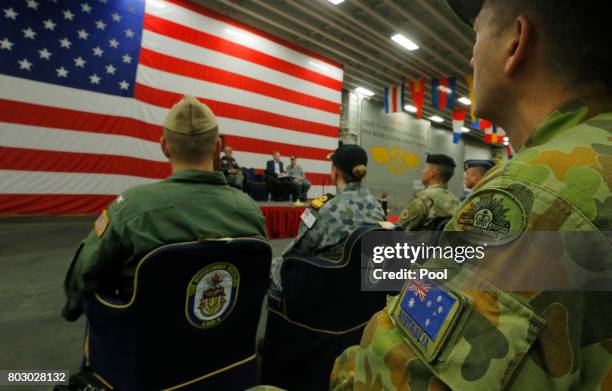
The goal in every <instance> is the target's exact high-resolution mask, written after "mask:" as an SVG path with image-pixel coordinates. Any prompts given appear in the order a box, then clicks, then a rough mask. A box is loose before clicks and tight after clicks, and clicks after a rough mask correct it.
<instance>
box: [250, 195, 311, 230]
mask: <svg viewBox="0 0 612 391" xmlns="http://www.w3.org/2000/svg"><path fill="white" fill-rule="evenodd" d="M307 205H308V204H307V203H303V204H302V206H295V205H294V204H293V202H259V207H260V208H261V212H262V213H263V215H264V217H265V218H266V230H267V231H268V237H269V238H270V239H285V238H293V237H295V236H296V235H297V232H298V227H299V225H300V216H301V215H302V213H303V212H304V208H306V206H307Z"/></svg>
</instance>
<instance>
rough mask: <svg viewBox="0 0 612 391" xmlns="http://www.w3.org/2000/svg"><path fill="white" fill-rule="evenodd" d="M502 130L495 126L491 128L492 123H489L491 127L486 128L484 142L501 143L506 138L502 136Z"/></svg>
mask: <svg viewBox="0 0 612 391" xmlns="http://www.w3.org/2000/svg"><path fill="white" fill-rule="evenodd" d="M481 121H483V120H481ZM487 122H488V121H487ZM500 129H501V128H498V127H497V125H495V124H492V126H491V123H490V122H489V127H488V128H485V130H484V133H485V135H484V141H485V142H486V143H501V142H502V141H503V139H504V136H502V135H501V130H500Z"/></svg>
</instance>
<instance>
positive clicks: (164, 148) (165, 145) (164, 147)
mask: <svg viewBox="0 0 612 391" xmlns="http://www.w3.org/2000/svg"><path fill="white" fill-rule="evenodd" d="M159 144H160V145H161V150H162V153H163V154H164V156H165V157H167V158H168V159H170V151H168V142H167V141H166V138H165V137H164V136H161V137H160V138H159Z"/></svg>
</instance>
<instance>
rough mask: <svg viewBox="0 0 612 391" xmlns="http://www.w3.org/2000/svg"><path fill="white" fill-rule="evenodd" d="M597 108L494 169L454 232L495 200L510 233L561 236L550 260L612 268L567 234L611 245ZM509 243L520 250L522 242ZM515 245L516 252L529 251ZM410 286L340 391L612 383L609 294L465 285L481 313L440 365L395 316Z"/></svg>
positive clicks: (607, 163)
mask: <svg viewBox="0 0 612 391" xmlns="http://www.w3.org/2000/svg"><path fill="white" fill-rule="evenodd" d="M595 114H596V113H589V110H588V109H587V107H586V105H585V104H584V103H582V102H571V103H569V104H567V105H564V106H563V107H562V108H560V109H559V110H557V111H556V112H554V113H553V114H551V115H550V116H549V117H548V118H547V119H546V120H545V121H544V122H543V123H542V124H541V125H540V126H539V127H538V129H537V130H536V131H535V132H534V133H533V134H532V135H531V136H530V138H529V139H528V141H527V142H526V144H525V146H524V147H523V148H522V149H521V150H520V151H519V153H518V154H517V155H516V156H515V158H514V159H512V160H511V161H509V162H506V163H505V164H503V165H498V166H497V167H495V168H494V169H493V170H491V171H489V173H487V176H486V177H485V178H484V180H483V182H482V183H481V184H480V186H479V188H478V190H477V191H476V192H475V193H474V194H473V195H471V196H470V197H469V198H468V199H467V200H466V202H465V203H464V204H463V205H462V207H461V210H460V211H459V212H458V213H456V214H455V215H454V216H453V218H452V220H451V221H450V223H449V224H448V225H447V226H446V230H447V231H461V232H466V231H469V230H471V229H472V228H473V227H474V226H475V224H476V223H475V221H476V220H477V219H476V218H475V217H476V214H477V212H478V210H483V209H485V208H489V207H491V205H493V204H495V205H498V206H500V208H498V209H497V210H495V211H494V212H493V215H492V218H493V220H495V219H497V220H499V219H501V220H503V223H506V224H507V226H508V228H509V232H510V233H512V232H523V231H552V232H555V233H554V235H558V238H559V240H558V241H555V243H548V244H549V247H548V249H547V251H548V252H550V254H549V255H548V256H550V257H551V258H553V259H560V260H563V259H565V260H567V259H569V260H570V261H573V262H574V263H579V264H580V266H581V267H582V268H585V269H589V270H596V268H598V267H599V268H600V270H605V271H609V270H610V268H611V266H610V263H609V262H608V263H606V264H604V265H601V264H599V265H598V263H600V262H601V260H599V259H593V258H589V257H584V256H582V257H581V254H582V253H584V252H585V251H587V250H588V247H589V246H584V245H583V244H582V243H572V242H570V241H568V239H569V238H571V237H572V236H571V235H568V234H567V233H568V232H574V233H576V232H590V233H591V234H595V235H600V236H601V242H600V243H598V245H600V246H603V247H604V254H606V253H607V254H611V253H612V248H611V245H610V241H609V239H606V238H605V236H603V235H602V233H603V232H605V231H610V230H611V229H612V191H611V190H612V133H611V131H612V112H607V113H605V114H598V115H595ZM487 205H489V206H487ZM481 216H482V215H481ZM480 220H481V221H480V222H479V223H483V221H482V220H483V218H480ZM552 232H551V234H552ZM505 239H507V238H505V237H503V236H502V237H501V240H502V241H504V240H505ZM515 243H516V242H515ZM501 247H502V248H508V247H512V244H511V241H510V240H508V241H507V243H505V244H502V246H501ZM585 247H586V248H585ZM516 250H517V249H514V252H515V254H514V255H515V259H516V258H518V257H520V256H521V254H520V253H518V254H517V253H516V252H517V251H516ZM518 250H519V252H520V249H518ZM587 252H588V251H587ZM494 259H495V258H494ZM494 261H495V260H494ZM532 267H534V268H535V267H537V265H532ZM509 275H511V274H509ZM447 287H448V286H447ZM491 288H492V287H491ZM448 289H451V288H450V287H449V288H448ZM405 292H406V291H403V292H402V294H400V295H399V296H396V297H390V298H389V300H388V303H387V307H386V308H385V309H384V310H383V311H381V312H379V313H377V314H375V315H374V316H373V317H372V319H371V320H370V323H369V324H368V326H367V328H366V330H365V331H364V334H363V337H362V340H361V345H360V346H354V347H351V348H349V349H347V350H346V351H345V352H344V353H343V354H342V355H341V356H340V357H338V359H337V360H336V364H335V367H334V370H333V372H332V389H334V390H349V389H350V390H352V389H358V390H380V389H385V390H412V391H421V390H422V391H425V390H449V389H452V390H487V391H489V390H500V389H505V390H535V389H537V390H611V389H612V300H611V299H612V296H611V295H610V294H609V292H560V291H539V292H538V291H530V292H503V291H501V290H495V289H487V292H483V291H475V290H461V289H458V290H457V292H459V293H461V294H464V295H465V296H468V297H469V298H471V300H470V302H471V303H470V304H469V306H470V307H471V312H469V315H467V316H466V317H465V318H464V320H463V321H464V323H463V324H460V325H457V324H454V326H453V325H451V326H450V327H451V329H452V327H454V329H452V330H454V333H453V335H454V338H450V339H448V340H447V341H446V342H447V343H446V346H443V347H442V350H443V351H444V355H443V356H441V357H440V359H437V360H433V361H429V360H428V359H427V356H426V354H425V353H424V352H423V350H422V349H421V348H419V346H418V345H417V344H415V343H414V342H413V339H411V335H409V334H410V333H409V332H403V331H402V329H400V327H399V325H398V322H397V321H396V319H397V318H396V319H393V317H392V316H393V315H392V310H393V309H394V306H395V305H396V303H397V302H398V300H401V298H402V296H404V295H405Z"/></svg>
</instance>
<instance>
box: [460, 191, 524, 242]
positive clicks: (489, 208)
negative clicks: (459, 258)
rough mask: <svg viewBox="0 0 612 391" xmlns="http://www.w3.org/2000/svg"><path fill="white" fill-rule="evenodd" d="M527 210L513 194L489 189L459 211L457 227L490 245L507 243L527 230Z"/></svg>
mask: <svg viewBox="0 0 612 391" xmlns="http://www.w3.org/2000/svg"><path fill="white" fill-rule="evenodd" d="M526 224H527V216H526V213H525V208H523V206H522V205H521V203H520V202H519V201H518V200H517V199H516V197H514V196H513V195H512V194H510V193H508V192H506V191H503V190H498V189H487V190H483V191H481V192H478V193H477V194H475V196H474V197H472V198H471V200H470V202H468V203H467V204H466V205H465V206H464V207H463V208H462V209H461V211H460V213H459V218H458V220H457V225H458V226H459V229H460V230H462V231H464V232H469V233H473V234H476V236H479V237H481V238H482V239H486V240H488V241H490V242H491V244H498V245H499V244H506V243H509V242H511V241H512V240H514V239H516V238H517V237H518V236H519V235H520V234H521V232H523V230H524V229H525V226H526Z"/></svg>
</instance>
